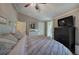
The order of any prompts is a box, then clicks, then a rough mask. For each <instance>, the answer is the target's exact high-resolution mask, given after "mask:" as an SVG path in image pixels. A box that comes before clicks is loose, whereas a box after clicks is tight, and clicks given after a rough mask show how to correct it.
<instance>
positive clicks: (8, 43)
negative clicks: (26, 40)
mask: <svg viewBox="0 0 79 59" xmlns="http://www.w3.org/2000/svg"><path fill="white" fill-rule="evenodd" d="M15 44H16V42H14V41H12V40H8V39H5V38H0V55H6V54H8V53H9V52H10V51H11V49H12V48H13V47H14V46H15Z"/></svg>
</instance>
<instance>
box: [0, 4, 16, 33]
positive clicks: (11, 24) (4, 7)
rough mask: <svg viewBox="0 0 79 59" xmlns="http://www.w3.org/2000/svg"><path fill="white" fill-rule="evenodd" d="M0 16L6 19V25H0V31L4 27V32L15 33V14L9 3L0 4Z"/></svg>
mask: <svg viewBox="0 0 79 59" xmlns="http://www.w3.org/2000/svg"><path fill="white" fill-rule="evenodd" d="M0 16H3V17H5V18H7V21H8V24H6V25H5V26H4V25H3V26H2V25H1V24H0V25H1V26H0V30H1V27H2V28H3V27H4V29H5V28H6V29H5V30H4V31H6V30H7V31H11V32H15V30H16V21H17V13H16V11H15V9H14V8H13V6H12V4H9V3H0Z"/></svg>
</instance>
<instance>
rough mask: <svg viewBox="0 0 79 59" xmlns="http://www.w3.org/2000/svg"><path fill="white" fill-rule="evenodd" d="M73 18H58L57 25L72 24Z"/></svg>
mask: <svg viewBox="0 0 79 59" xmlns="http://www.w3.org/2000/svg"><path fill="white" fill-rule="evenodd" d="M74 20H75V18H74V17H73V16H68V17H65V18H61V19H58V26H74Z"/></svg>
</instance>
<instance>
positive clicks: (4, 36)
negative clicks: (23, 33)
mask: <svg viewBox="0 0 79 59" xmlns="http://www.w3.org/2000/svg"><path fill="white" fill-rule="evenodd" d="M0 38H5V39H8V40H11V41H14V42H17V41H18V39H17V38H15V37H14V36H13V35H12V34H1V35H0Z"/></svg>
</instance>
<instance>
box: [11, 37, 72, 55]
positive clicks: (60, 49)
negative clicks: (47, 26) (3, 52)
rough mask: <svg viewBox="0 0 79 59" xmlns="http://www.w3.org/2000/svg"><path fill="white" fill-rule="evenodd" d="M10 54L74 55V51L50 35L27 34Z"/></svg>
mask: <svg viewBox="0 0 79 59" xmlns="http://www.w3.org/2000/svg"><path fill="white" fill-rule="evenodd" d="M9 55H72V52H71V51H70V50H69V49H68V48H66V47H65V46H64V45H63V44H61V43H59V42H57V41H55V40H53V39H51V38H49V37H45V36H34V37H31V36H26V35H25V36H24V37H23V38H22V39H21V40H20V41H19V42H18V44H17V45H16V46H15V47H14V48H13V50H11V52H10V53H9Z"/></svg>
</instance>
